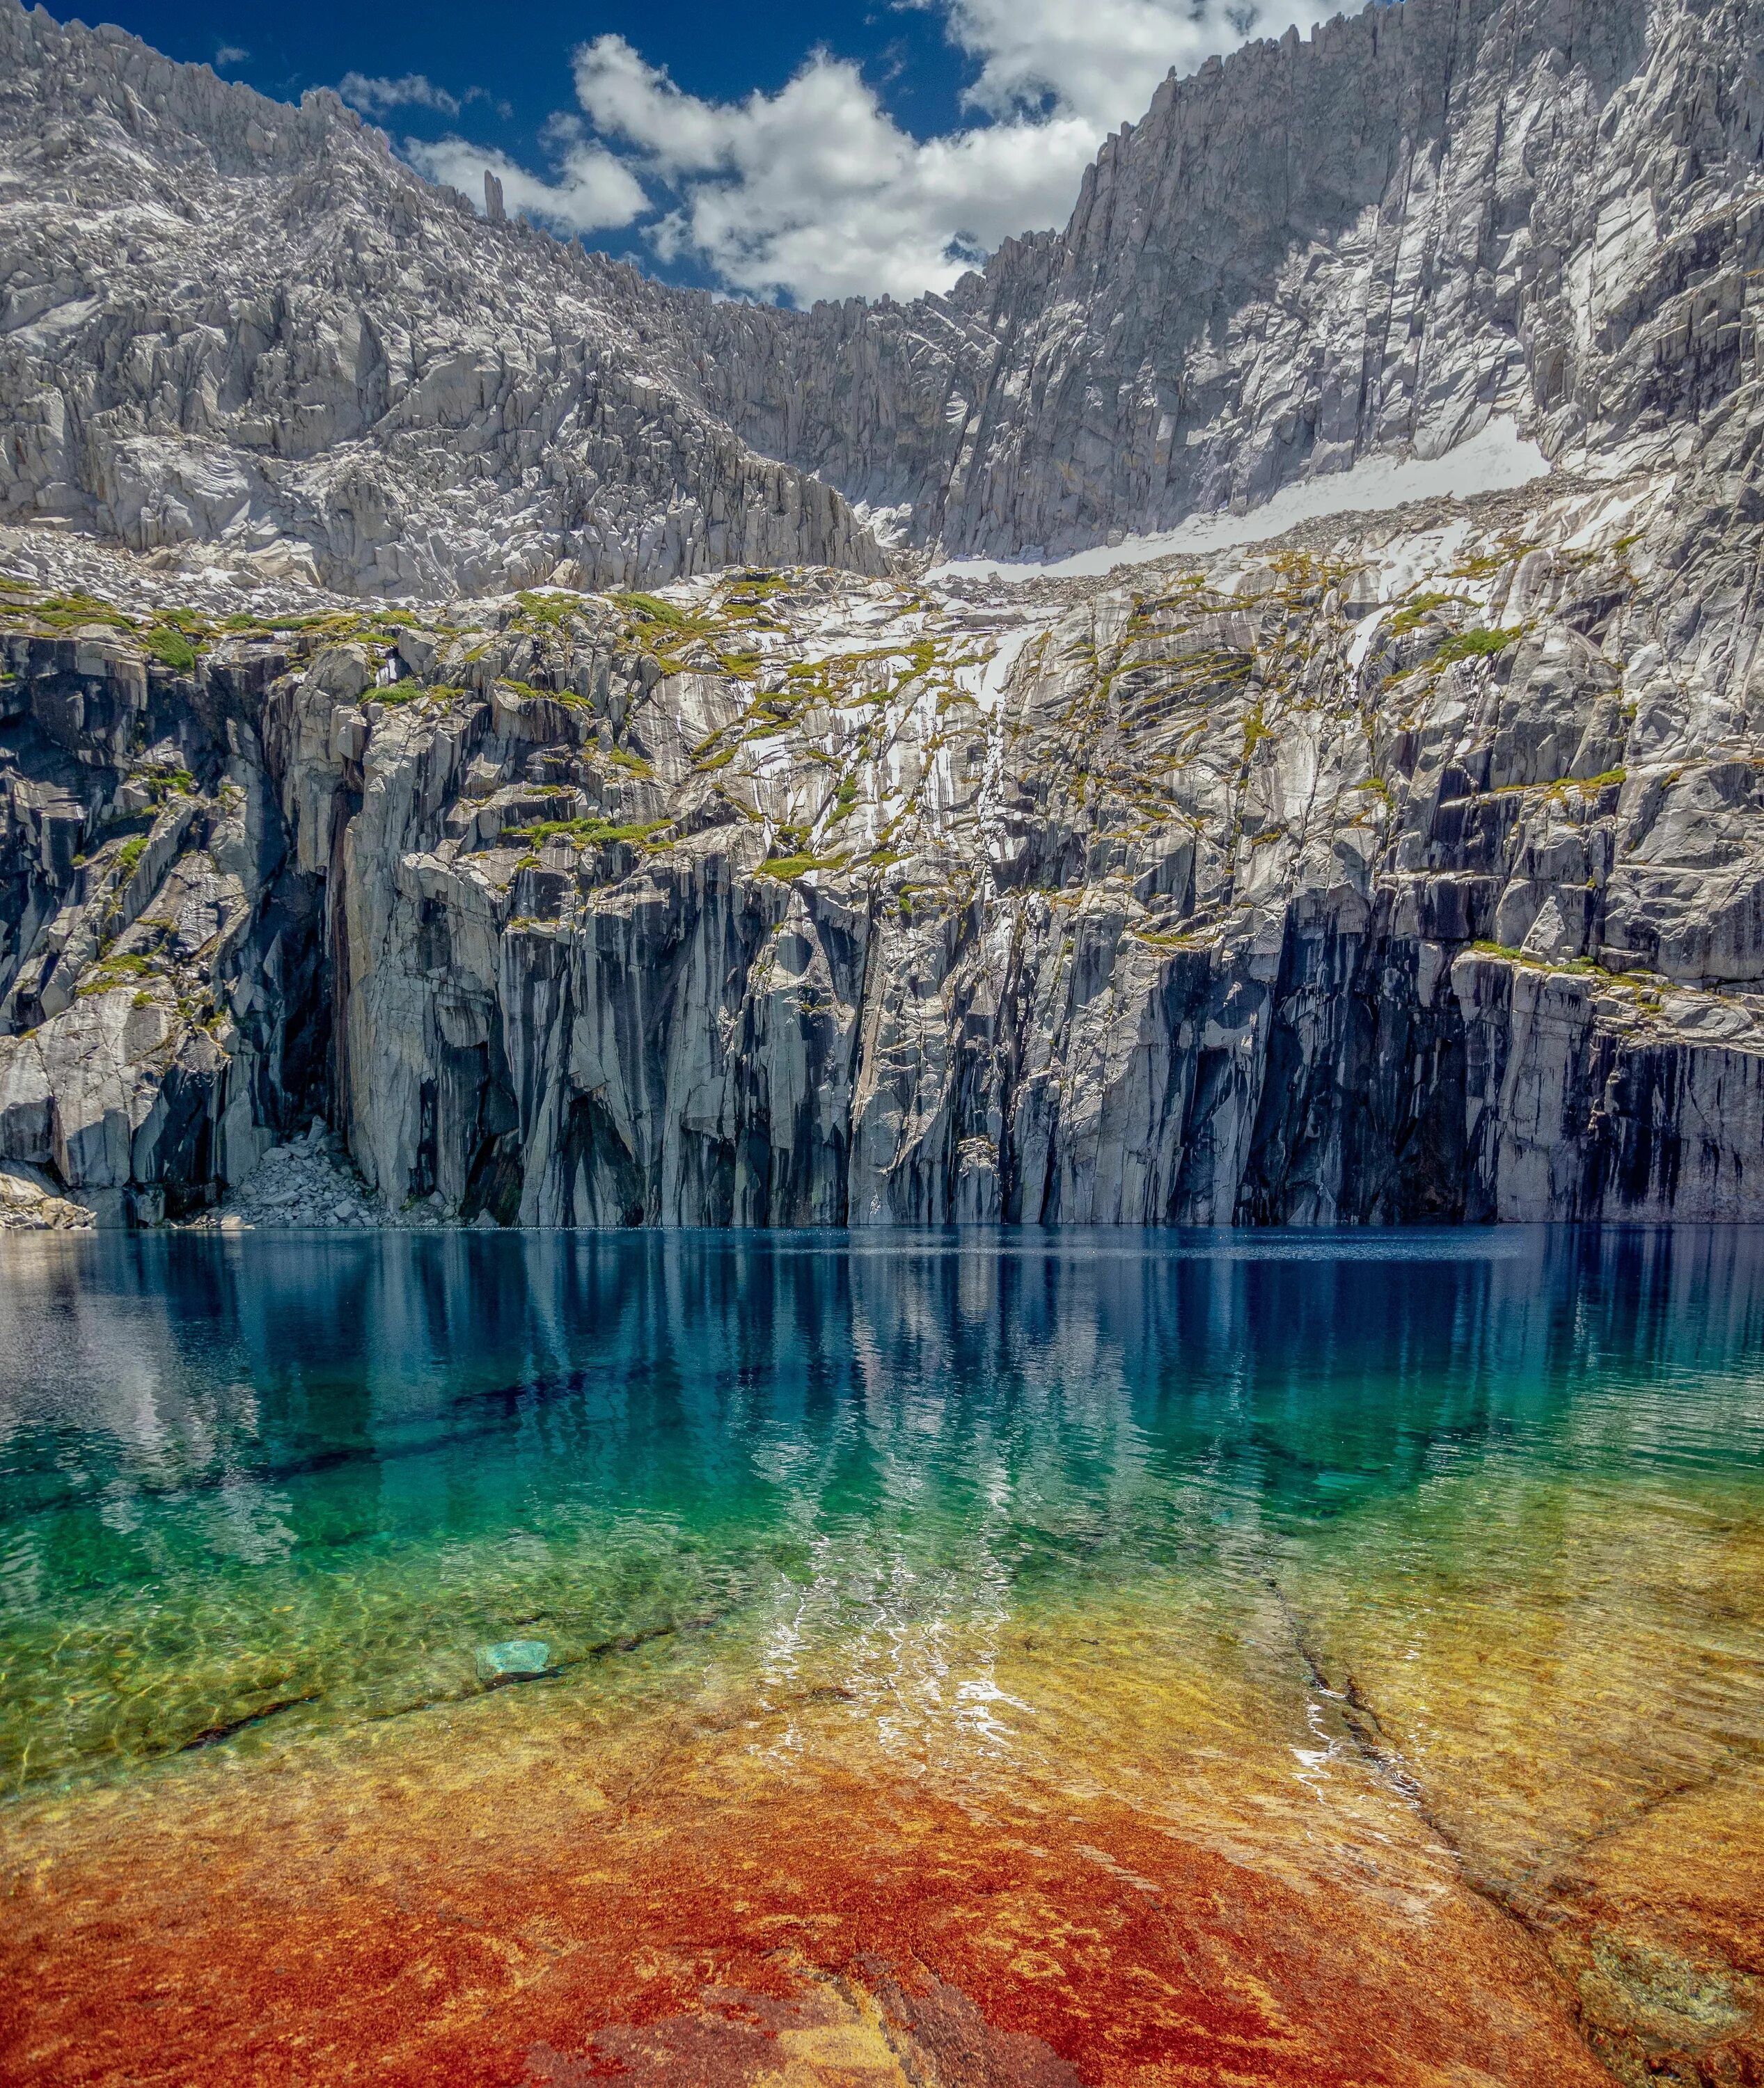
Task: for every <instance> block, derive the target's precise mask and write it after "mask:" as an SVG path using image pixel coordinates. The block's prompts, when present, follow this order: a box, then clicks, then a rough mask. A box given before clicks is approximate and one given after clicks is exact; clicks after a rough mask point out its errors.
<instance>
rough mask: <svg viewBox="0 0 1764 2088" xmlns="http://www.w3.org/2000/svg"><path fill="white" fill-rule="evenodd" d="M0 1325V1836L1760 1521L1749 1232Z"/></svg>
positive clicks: (309, 1275)
mask: <svg viewBox="0 0 1764 2088" xmlns="http://www.w3.org/2000/svg"><path fill="white" fill-rule="evenodd" d="M4 1278H5V1280H4V1283H3V1287H0V1670H3V1679H0V1778H4V1779H5V1786H6V1788H7V1789H9V1790H11V1791H14V1792H17V1791H21V1790H24V1789H27V1788H29V1787H30V1786H32V1784H33V1783H35V1782H37V1781H38V1780H40V1779H43V1778H59V1777H65V1776H66V1775H68V1774H80V1773H83V1772H89V1771H91V1770H93V1769H114V1768H116V1767H118V1766H122V1767H126V1766H128V1765H131V1764H135V1763H139V1762H143V1761H148V1760H151V1759H153V1758H155V1757H157V1756H164V1755H166V1754H169V1753H172V1752H176V1751H178V1750H179V1749H180V1748H187V1747H188V1746H189V1745H190V1744H191V1742H193V1741H198V1740H201V1739H204V1738H212V1737H213V1736H216V1735H221V1734H224V1733H225V1732H227V1731H229V1730H231V1729H233V1728H235V1727H238V1726H240V1724H241V1722H242V1721H246V1720H248V1719H251V1718H263V1717H264V1716H265V1715H266V1714H274V1715H276V1716H278V1717H282V1718H286V1717H289V1716H290V1715H294V1714H298V1718H301V1719H307V1720H310V1719H312V1718H320V1719H328V1720H332V1721H339V1720H340V1721H345V1722H346V1721H348V1720H349V1719H351V1718H360V1717H362V1716H368V1715H376V1716H377V1715H383V1714H387V1713H389V1712H393V1711H397V1710H400V1709H406V1708H409V1707H410V1706H413V1705H418V1704H422V1703H425V1702H433V1701H437V1700H443V1699H447V1698H450V1697H457V1696H465V1695H469V1694H472V1693H474V1692H476V1691H477V1689H478V1688H479V1687H480V1684H479V1682H478V1680H477V1669H476V1658H475V1657H476V1654H477V1649H478V1648H480V1647H481V1646H482V1645H485V1644H486V1642H490V1641H500V1640H505V1639H508V1638H512V1637H534V1638H542V1639H543V1640H544V1641H546V1643H547V1645H549V1646H550V1649H551V1655H552V1659H553V1662H554V1665H555V1666H558V1667H564V1668H568V1667H573V1666H576V1665H578V1664H580V1663H584V1662H590V1661H593V1660H594V1659H596V1658H604V1656H605V1655H606V1654H607V1653H608V1652H609V1651H610V1650H613V1649H617V1648H618V1647H619V1642H621V1641H629V1640H632V1639H633V1638H636V1637H640V1636H644V1635H649V1634H669V1633H678V1632H682V1631H683V1630H687V1629H694V1630H696V1631H697V1632H721V1633H724V1634H728V1633H731V1632H733V1633H746V1634H747V1635H748V1637H751V1640H752V1641H753V1642H754V1644H755V1645H756V1647H757V1648H760V1649H762V1650H763V1653H764V1658H767V1659H769V1660H770V1661H772V1662H773V1663H774V1664H776V1662H779V1661H783V1662H786V1663H787V1664H790V1663H794V1664H795V1665H797V1666H800V1667H803V1668H804V1669H805V1671H806V1669H807V1667H811V1666H812V1667H816V1671H817V1672H821V1671H826V1672H827V1673H828V1674H829V1675H832V1674H833V1673H834V1672H835V1671H837V1670H838V1669H839V1668H840V1667H841V1662H850V1661H856V1662H858V1663H859V1664H860V1665H862V1664H863V1663H864V1662H870V1661H873V1660H875V1659H876V1658H883V1657H885V1654H886V1649H887V1647H888V1645H890V1644H891V1643H893V1642H894V1641H896V1640H897V1638H898V1636H899V1634H900V1633H901V1632H903V1631H906V1630H907V1629H909V1628H911V1629H915V1630H918V1631H921V1632H923V1629H925V1628H927V1626H928V1625H936V1624H942V1623H944V1622H947V1623H949V1624H961V1625H965V1626H969V1627H973V1626H975V1625H977V1624H983V1623H984V1621H985V1620H986V1619H989V1618H991V1619H996V1618H999V1617H1002V1616H1005V1615H1013V1614H1016V1613H1017V1612H1018V1611H1040V1610H1046V1609H1047V1608H1049V1607H1057V1606H1058V1605H1059V1604H1060V1603H1061V1602H1066V1601H1069V1600H1071V1599H1073V1598H1081V1599H1082V1600H1084V1601H1086V1602H1094V1601H1096V1600H1098V1599H1100V1598H1101V1597H1102V1596H1103V1594H1104V1593H1105V1592H1107V1593H1109V1594H1111V1595H1112V1596H1114V1597H1115V1598H1119V1599H1121V1600H1124V1601H1127V1602H1132V1601H1133V1600H1134V1599H1135V1598H1142V1599H1144V1600H1145V1601H1146V1602H1155V1603H1157V1604H1159V1605H1164V1606H1167V1605H1170V1604H1171V1603H1176V1604H1180V1605H1182V1606H1184V1607H1187V1608H1188V1609H1189V1610H1191V1611H1192V1613H1193V1614H1194V1615H1195V1616H1196V1618H1197V1620H1198V1619H1199V1618H1200V1617H1201V1615H1203V1614H1204V1615H1206V1616H1207V1617H1208V1618H1210V1619H1211V1620H1212V1626H1211V1628H1214V1629H1216V1630H1218V1631H1223V1632H1227V1633H1232V1632H1235V1633H1237V1634H1238V1635H1239V1636H1240V1637H1247V1638H1248V1639H1250V1640H1254V1639H1255V1638H1257V1636H1258V1633H1257V1631H1256V1630H1255V1629H1254V1628H1252V1619H1253V1617H1254V1615H1256V1614H1257V1613H1258V1612H1259V1610H1260V1607H1261V1604H1262V1602H1264V1600H1265V1596H1266V1593H1267V1590H1268V1585H1269V1581H1270V1579H1274V1580H1277V1581H1279V1582H1280V1583H1281V1585H1282V1587H1283V1588H1284V1589H1285V1590H1287V1597H1288V1598H1289V1599H1290V1598H1291V1596H1292V1595H1293V1594H1294V1593H1295V1590H1299V1589H1300V1588H1304V1589H1308V1590H1309V1589H1312V1587H1313V1585H1315V1586H1316V1587H1317V1589H1319V1590H1321V1593H1319V1594H1317V1597H1316V1599H1319V1600H1321V1601H1322V1602H1324V1604H1325V1607H1326V1608H1330V1609H1333V1610H1335V1611H1342V1610H1343V1609H1347V1608H1351V1607H1353V1606H1354V1604H1355V1602H1356V1600H1361V1601H1364V1603H1366V1604H1368V1605H1377V1604H1380V1603H1382V1604H1387V1605H1388V1604H1389V1602H1392V1601H1393V1600H1398V1599H1400V1598H1401V1597H1402V1591H1403V1587H1404V1585H1405V1584H1407V1585H1410V1586H1411V1590H1412V1585H1413V1584H1414V1582H1415V1577H1416V1576H1418V1575H1419V1576H1421V1577H1427V1578H1431V1580H1432V1581H1434V1582H1435V1583H1436V1585H1435V1586H1434V1587H1433V1588H1432V1591H1431V1594H1430V1595H1429V1597H1428V1600H1429V1601H1430V1602H1434V1603H1437V1602H1439V1601H1440V1600H1441V1599H1445V1598H1449V1597H1454V1596H1456V1597H1461V1598H1462V1599H1465V1600H1466V1601H1472V1602H1474V1601H1480V1600H1482V1599H1484V1598H1485V1596H1486V1593H1487V1590H1486V1587H1485V1585H1484V1583H1485V1581H1486V1577H1487V1575H1488V1572H1489V1571H1490V1569H1491V1564H1493V1565H1494V1566H1496V1568H1498V1571H1499V1573H1500V1576H1501V1578H1502V1580H1503V1581H1505V1583H1506V1584H1507V1585H1508V1586H1509V1592H1510V1593H1511V1594H1512V1595H1513V1596H1514V1598H1521V1597H1522V1596H1523V1594H1525V1593H1526V1591H1530V1592H1531V1594H1541V1595H1542V1596H1543V1597H1544V1598H1547V1599H1555V1598H1560V1597H1561V1596H1562V1595H1563V1594H1565V1593H1567V1592H1570V1591H1569V1590H1566V1589H1565V1587H1564V1586H1563V1585H1562V1583H1561V1575H1562V1574H1563V1573H1564V1572H1568V1571H1569V1570H1571V1567H1572V1561H1571V1560H1570V1559H1569V1552H1570V1551H1572V1550H1573V1547H1575V1546H1576V1545H1577V1544H1579V1545H1582V1546H1585V1545H1587V1544H1596V1543H1597V1542H1598V1541H1599V1533H1601V1532H1602V1533H1603V1535H1604V1536H1605V1537H1609V1536H1610V1535H1611V1534H1612V1532H1613V1531H1616V1532H1620V1533H1621V1531H1622V1530H1623V1529H1624V1528H1625V1525H1628V1524H1633V1525H1635V1526H1636V1530H1637V1532H1638V1534H1641V1535H1644V1536H1650V1537H1651V1538H1655V1539H1657V1538H1658V1537H1659V1531H1658V1530H1656V1529H1655V1528H1654V1525H1655V1523H1657V1522H1658V1521H1659V1518H1661V1517H1665V1518H1666V1520H1667V1521H1668V1522H1672V1521H1675V1520H1680V1521H1681V1520H1683V1519H1685V1518H1689V1521H1690V1522H1691V1523H1693V1524H1695V1525H1698V1526H1702V1525H1708V1524H1709V1523H1710V1520H1711V1519H1714V1521H1716V1522H1721V1521H1726V1522H1728V1523H1732V1521H1733V1519H1734V1518H1736V1517H1739V1518H1741V1519H1742V1520H1743V1519H1744V1518H1745V1517H1749V1516H1753V1515H1755V1514H1756V1513H1758V1508H1759V1505H1760V1503H1761V1501H1764V1371H1761V1358H1764V1242H1760V1241H1759V1240H1758V1239H1757V1238H1756V1237H1754V1236H1753V1235H1752V1234H1749V1233H1742V1232H1728V1233H1710V1234H1695V1235H1690V1234H1678V1235H1676V1236H1672V1235H1663V1234H1604V1235H1603V1236H1602V1237H1599V1236H1592V1235H1587V1236H1584V1237H1581V1236H1576V1235H1573V1234H1560V1233H1558V1234H1544V1233H1538V1234H1530V1233H1518V1232H1512V1233H1497V1234H1479V1235H1464V1234H1449V1235H1446V1234H1440V1235H1419V1236H1407V1237H1389V1236H1386V1237H1382V1238H1380V1237H1371V1238H1361V1239H1342V1238H1341V1237H1339V1236H1333V1235H1332V1236H1329V1237H1326V1238H1324V1237H1315V1236H1310V1237H1308V1236H1285V1237H1281V1238H1278V1239H1244V1238H1225V1237H1222V1236H1215V1235H1208V1236H1201V1237H1197V1236H1181V1237H1177V1238H1174V1239H1173V1238H1171V1237H1169V1236H1155V1235H1125V1236H1124V1235H1121V1234H1087V1235H1085V1234H1073V1235H1054V1236H1051V1237H1050V1236H1046V1235H1035V1234H1021V1235H1011V1234H1002V1235H996V1236H984V1237H969V1238H964V1237H962V1236H960V1235H954V1234H951V1235H945V1236H925V1237H918V1238H914V1239H874V1238H868V1239H855V1240H846V1239H828V1238H825V1237H823V1236H811V1235H794V1236H790V1235H786V1236H774V1237H763V1236H740V1235H734V1236H692V1235H687V1236H679V1237H674V1238H667V1237H660V1236H655V1235H581V1236H562V1237H542V1236H533V1237H527V1238H521V1237H516V1236H511V1237H503V1238H500V1239H495V1238H493V1239H482V1238H478V1237H473V1238H469V1239H467V1238H456V1239H412V1238H407V1237H401V1236H397V1235H390V1236H387V1237H384V1238H373V1239H366V1240H356V1239H350V1240H343V1241H336V1240H332V1239H325V1238H317V1239H287V1238H280V1239H279V1238H276V1236H274V1235H248V1236H246V1238H244V1239H238V1240H231V1241H227V1242H224V1243H212V1242H209V1241H207V1240H199V1239H178V1238H169V1239H165V1238H149V1239H127V1238H115V1239H88V1240H83V1241H79V1242H76V1243H66V1242H64V1241H60V1240H56V1241H50V1242H37V1241H35V1240H27V1241H24V1242H20V1243H11V1244H9V1245H8V1247H6V1251H5V1264H4ZM1571 1526H1572V1527H1571ZM1509 1528H1510V1542H1509V1543H1508V1544H1506V1545H1505V1547H1496V1550H1497V1551H1501V1554H1502V1555H1501V1558H1500V1559H1499V1560H1493V1561H1492V1560H1491V1556H1490V1553H1489V1539H1490V1537H1491V1534H1492V1533H1496V1532H1499V1531H1501V1530H1503V1529H1509ZM1577 1533H1578V1534H1577ZM1610 1567H1611V1562H1610V1561H1608V1560H1601V1563H1600V1566H1599V1572H1600V1574H1601V1576H1603V1577H1607V1578H1608V1572H1609V1570H1610ZM1572 1592H1573V1593H1575V1594H1586V1592H1587V1590H1585V1589H1583V1588H1577V1589H1575V1590H1572ZM1611 1592H1612V1591H1610V1590H1608V1593H1611ZM1642 1592H1643V1591H1642V1590H1641V1589H1639V1588H1638V1589H1637V1590H1632V1591H1629V1593H1630V1594H1631V1595H1632V1596H1633V1602H1631V1604H1630V1607H1631V1608H1632V1610H1633V1607H1634V1604H1635V1603H1636V1602H1640V1601H1641V1600H1642ZM1624 1594H1625V1591H1623V1590H1621V1589H1619V1590H1616V1591H1614V1601H1615V1606H1616V1607H1617V1608H1619V1609H1621V1608H1622V1607H1624ZM1342 1622H1343V1624H1344V1625H1345V1624H1346V1623H1347V1619H1346V1618H1345V1617H1344V1618H1343V1619H1342ZM1198 1629H1199V1624H1198V1621H1197V1630H1198ZM891 1635H893V1637H892V1638H891ZM1619 1635H1621V1634H1619ZM1261 1636H1264V1637H1265V1634H1261ZM879 1649H880V1651H879ZM1249 1650H1250V1654H1251V1655H1252V1654H1253V1650H1254V1649H1253V1648H1251V1649H1249ZM756 1657H759V1656H758V1655H757V1654H756ZM1269 1658H1270V1659H1271V1660H1272V1661H1274V1662H1276V1663H1280V1662H1287V1663H1288V1664H1290V1661H1291V1647H1290V1646H1284V1645H1283V1646H1278V1647H1275V1648H1272V1649H1269ZM1248 1664H1249V1665H1250V1666H1251V1667H1253V1666H1254V1664H1255V1663H1254V1660H1253V1658H1250V1659H1249V1662H1248Z"/></svg>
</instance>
